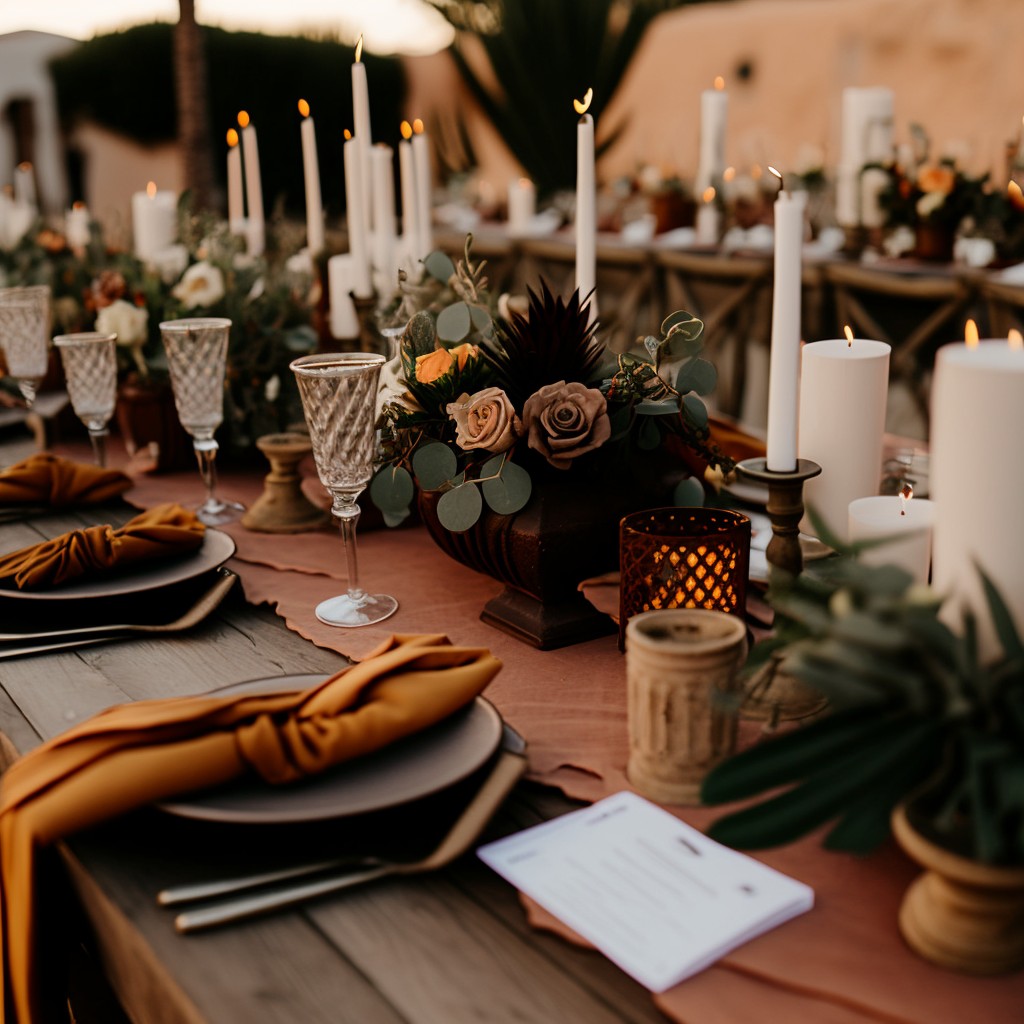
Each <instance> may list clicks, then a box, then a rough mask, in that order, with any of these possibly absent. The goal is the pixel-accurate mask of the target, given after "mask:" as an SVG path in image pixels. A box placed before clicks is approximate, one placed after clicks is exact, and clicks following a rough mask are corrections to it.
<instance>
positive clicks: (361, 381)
mask: <svg viewBox="0 0 1024 1024" xmlns="http://www.w3.org/2000/svg"><path fill="white" fill-rule="evenodd" d="M383 365H384V357H383V356H381V355H377V354H376V353H368V352H327V353H321V354H316V355H310V356H303V357H302V358H301V359H296V360H294V362H292V364H291V369H292V371H293V372H294V373H295V379H296V382H297V383H298V388H299V395H300V397H301V398H302V408H303V411H304V412H305V415H306V423H307V425H308V426H309V435H310V440H311V441H312V443H313V459H314V460H315V462H316V468H317V473H318V474H319V475H320V482H321V483H322V484H323V485H324V487H326V488H327V490H328V491H330V493H331V498H332V499H333V501H332V506H331V512H332V514H333V515H334V516H335V517H336V518H337V519H338V522H339V523H340V526H341V539H342V542H343V544H344V547H345V554H346V558H347V562H348V592H347V593H345V594H342V595H340V596H338V597H331V598H328V599H327V600H326V601H322V602H321V603H320V604H319V605H317V607H316V617H317V618H318V619H319V620H320V621H321V622H325V623H327V624H328V625H331V626H347V627H353V626H369V625H371V624H372V623H374V622H381V621H382V620H383V619H386V618H387V617H388V616H389V615H392V614H394V612H395V610H396V609H397V608H398V602H397V601H396V600H395V599H394V598H393V597H389V596H388V595H387V594H367V593H366V591H364V590H363V589H362V587H360V586H359V572H358V563H357V559H356V523H357V522H358V520H359V506H358V505H357V504H356V499H357V498H358V497H359V495H360V494H361V493H362V491H363V490H364V488H365V487H366V485H367V484H368V483H369V482H370V477H371V476H372V475H373V455H374V445H375V440H376V432H375V429H374V419H375V406H376V399H377V385H378V383H379V379H380V369H381V366H383Z"/></svg>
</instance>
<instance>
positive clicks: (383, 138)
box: [51, 24, 405, 213]
mask: <svg viewBox="0 0 1024 1024" xmlns="http://www.w3.org/2000/svg"><path fill="white" fill-rule="evenodd" d="M173 32H174V26H173V25H167V24H153V25H139V26H137V27H135V28H130V29H126V30H125V31H123V32H115V33H112V34H110V35H105V36H98V37H96V38H95V39H92V40H90V41H89V42H85V43H82V44H81V45H79V46H77V47H76V48H75V49H74V50H72V51H70V52H69V53H68V54H67V55H66V56H62V57H59V58H57V59H56V60H55V61H53V62H52V64H51V71H52V74H53V79H54V83H55V87H56V91H57V103H58V108H59V110H60V116H61V120H62V122H63V123H64V125H65V126H66V127H70V126H71V125H73V124H74V123H75V122H76V121H79V120H82V119H90V120H93V121H95V122H97V123H98V124H101V125H103V126H105V127H107V128H109V129H111V130H112V131H116V132H119V133H121V134H122V135H126V136H128V137H130V138H134V139H136V140H138V141H139V142H140V143H142V144H143V145H153V144H155V143H159V142H167V141H171V140H173V139H174V138H175V135H176V132H177V127H176V111H175V98H174V78H173V64H172V45H173V44H172V38H173ZM203 36H204V45H205V49H206V61H207V80H208V83H209V112H210V146H211V148H212V152H213V154H214V169H215V172H216V174H217V180H218V182H219V183H220V185H221V187H222V188H223V187H224V186H225V181H224V179H225V175H226V160H225V155H226V151H227V147H226V143H225V134H226V133H227V130H228V129H229V128H231V127H233V126H235V124H236V117H237V114H238V111H239V110H247V111H248V112H249V116H250V117H251V118H252V123H253V124H254V125H255V126H256V128H257V130H258V134H259V145H260V169H261V172H262V176H263V193H264V200H265V202H266V204H267V205H268V209H269V208H270V207H272V206H273V204H274V203H275V202H277V201H278V200H281V201H283V202H284V204H285V208H286V209H287V210H289V211H291V212H296V213H298V212H300V211H301V210H302V209H303V205H304V201H305V192H304V186H303V178H302V150H301V146H300V142H299V122H300V120H301V118H300V116H299V112H298V107H297V104H298V100H299V98H300V97H302V98H304V99H306V100H307V101H308V102H309V104H310V107H311V108H312V114H313V117H314V119H315V121H316V129H317V143H318V150H319V157H320V181H321V191H322V193H323V197H324V204H325V205H326V206H327V208H328V210H329V212H334V213H336V212H339V211H340V210H342V209H343V208H344V177H343V161H342V141H343V134H342V133H343V131H344V129H345V128H351V127H352V88H351V78H350V73H349V68H350V65H351V63H352V56H353V54H352V47H351V46H349V45H347V44H342V43H338V42H330V41H320V40H313V39H304V38H298V37H291V36H267V35H260V34H258V33H254V32H226V31H224V30H223V29H217V28H208V27H204V28H203ZM363 60H364V61H365V63H366V73H367V77H368V79H369V82H370V102H371V108H372V109H371V118H372V121H373V132H374V139H375V141H380V142H387V143H389V144H391V145H395V144H396V143H397V141H398V138H399V124H400V122H401V117H402V113H401V111H402V103H403V99H404V95H405V74H404V71H403V69H402V65H401V62H400V61H399V60H398V59H396V58H392V57H377V56H374V55H373V54H366V53H364V55H363Z"/></svg>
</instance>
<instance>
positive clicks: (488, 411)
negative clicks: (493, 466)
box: [447, 388, 523, 455]
mask: <svg viewBox="0 0 1024 1024" xmlns="http://www.w3.org/2000/svg"><path fill="white" fill-rule="evenodd" d="M447 412H448V415H449V416H451V418H452V419H453V420H455V432H456V441H457V442H458V445H459V447H460V448H463V449H465V450H466V451H471V450H472V449H474V448H480V449H482V450H483V451H485V452H491V454H492V455H497V454H499V453H500V452H503V451H506V450H507V449H509V448H511V447H512V445H513V444H514V443H515V440H516V438H517V437H519V435H520V434H521V433H522V432H523V424H522V423H521V422H520V419H519V417H518V416H517V415H516V412H515V409H513V408H512V403H511V402H510V401H509V400H508V395H506V394H505V392H504V391H502V390H501V388H484V389H483V390H482V391H478V392H477V393H476V394H475V395H460V396H459V400H458V401H457V402H452V403H451V404H450V405H449V406H448V408H447Z"/></svg>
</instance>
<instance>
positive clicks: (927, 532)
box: [847, 494, 935, 583]
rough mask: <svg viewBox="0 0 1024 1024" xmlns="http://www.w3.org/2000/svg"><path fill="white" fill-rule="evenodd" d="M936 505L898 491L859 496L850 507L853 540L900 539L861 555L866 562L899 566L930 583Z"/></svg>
mask: <svg viewBox="0 0 1024 1024" xmlns="http://www.w3.org/2000/svg"><path fill="white" fill-rule="evenodd" d="M934 519H935V506H934V504H933V503H932V502H930V501H928V499H927V498H912V499H911V500H909V501H907V500H905V499H903V498H901V497H900V496H899V495H898V494H876V495H873V496H871V497H868V498H856V499H854V500H853V501H851V502H850V505H849V508H848V524H847V526H848V531H849V537H850V540H851V541H857V540H873V539H875V538H876V537H894V538H897V539H895V540H892V541H890V542H888V543H886V544H879V545H878V546H877V547H873V548H868V549H867V550H865V551H862V552H861V554H860V560H861V561H862V562H863V563H864V564H865V565H898V566H899V567H900V568H901V569H906V571H907V572H909V573H910V575H911V576H913V577H914V579H915V580H916V581H917V582H918V583H927V582H928V570H929V567H930V566H931V560H932V523H933V522H934Z"/></svg>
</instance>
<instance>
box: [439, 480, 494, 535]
mask: <svg viewBox="0 0 1024 1024" xmlns="http://www.w3.org/2000/svg"><path fill="white" fill-rule="evenodd" d="M483 507H484V503H483V499H482V498H481V497H480V490H479V488H477V487H476V486H475V485H474V484H471V483H469V484H462V485H461V486H459V487H454V488H452V490H450V491H445V493H444V494H442V495H441V499H440V501H438V503H437V519H438V522H440V524H441V525H442V526H443V527H444V528H445V529H446V530H450V531H451V532H452V533H465V532H466V530H468V529H470V527H472V526H473V525H474V524H475V523H476V522H477V520H478V519H479V518H480V513H481V512H482V511H483Z"/></svg>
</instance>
